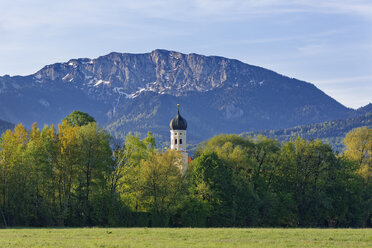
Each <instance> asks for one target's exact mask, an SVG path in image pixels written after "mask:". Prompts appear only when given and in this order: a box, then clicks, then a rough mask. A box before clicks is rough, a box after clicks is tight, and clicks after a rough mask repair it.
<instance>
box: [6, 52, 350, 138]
mask: <svg viewBox="0 0 372 248" xmlns="http://www.w3.org/2000/svg"><path fill="white" fill-rule="evenodd" d="M150 103H151V104H150ZM177 103H181V112H182V113H183V116H184V117H185V118H186V119H187V120H188V122H189V123H190V129H193V132H190V138H191V140H196V141H198V140H200V139H206V138H208V137H211V136H213V135H215V134H218V133H221V132H225V133H241V132H243V131H247V130H263V129H273V128H286V127H292V126H296V125H302V124H310V123H316V122H322V121H327V120H333V119H343V118H346V117H348V116H350V115H351V114H353V113H354V112H355V110H352V109H350V108H347V107H345V106H343V105H342V104H340V103H339V102H337V101H336V100H334V99H333V98H331V97H329V96H328V95H326V94H325V93H324V92H322V91H321V90H319V89H318V88H317V87H316V86H315V85H314V84H311V83H308V82H304V81H301V80H297V79H294V78H290V77H286V76H283V75H281V74H279V73H276V72H274V71H271V70H267V69H265V68H262V67H259V66H254V65H249V64H246V63H243V62H241V61H239V60H236V59H228V58H224V57H220V56H204V55H199V54H195V53H191V54H183V53H179V52H175V51H167V50H163V49H157V50H154V51H152V52H150V53H144V54H129V53H117V52H112V53H110V54H107V55H104V56H100V57H98V58H96V59H89V58H81V59H71V60H69V61H67V62H64V63H55V64H51V65H47V66H45V67H43V68H42V69H40V70H39V71H37V72H36V73H34V74H31V75H28V76H14V77H10V76H3V77H0V113H2V116H0V118H3V119H6V120H9V121H11V122H13V123H19V122H23V123H24V124H25V125H26V126H30V125H31V124H32V123H33V122H34V121H37V122H38V123H40V124H41V125H42V124H50V123H57V122H59V121H60V120H61V119H62V118H63V117H64V116H66V115H68V114H69V113H70V112H72V111H73V110H75V109H78V110H81V111H84V112H88V113H89V114H91V115H92V116H94V117H95V118H96V120H97V121H98V122H99V123H100V124H101V125H102V126H104V127H107V128H108V130H109V131H110V132H111V133H113V134H115V135H116V136H120V137H123V136H125V134H126V133H128V132H130V131H132V132H139V133H140V134H143V133H147V131H153V132H155V133H158V134H159V135H160V136H161V137H167V136H168V135H169V134H168V133H169V130H168V129H169V128H168V123H169V121H170V120H171V118H173V116H174V115H175V113H176V112H175V111H176V107H175V106H176V104H177ZM146 129H147V130H146Z"/></svg>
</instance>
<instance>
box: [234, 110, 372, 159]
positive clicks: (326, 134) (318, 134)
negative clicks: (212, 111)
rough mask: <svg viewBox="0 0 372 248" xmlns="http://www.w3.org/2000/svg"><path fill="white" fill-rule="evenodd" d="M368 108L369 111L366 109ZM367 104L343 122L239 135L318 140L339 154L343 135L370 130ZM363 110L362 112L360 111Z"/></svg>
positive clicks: (371, 117) (371, 123) (370, 122)
mask: <svg viewBox="0 0 372 248" xmlns="http://www.w3.org/2000/svg"><path fill="white" fill-rule="evenodd" d="M368 106H369V109H368V108H366V107H368ZM371 106H372V104H369V105H367V106H365V107H363V108H360V109H358V111H359V113H360V114H359V115H357V116H356V117H352V118H347V119H344V120H334V121H326V122H323V123H317V124H310V125H303V126H297V127H292V128H286V129H280V130H265V131H254V132H246V133H243V134H241V135H243V136H247V135H251V136H257V135H259V134H261V135H264V136H266V137H270V138H274V139H278V140H280V141H289V140H290V139H293V138H296V137H302V138H304V139H306V140H311V139H320V140H322V141H324V142H326V143H328V144H330V145H331V146H332V148H333V149H334V150H336V151H339V152H341V151H342V150H343V148H344V144H343V140H344V138H345V135H346V134H347V133H348V132H350V131H351V130H353V129H354V128H358V127H363V126H366V127H368V128H372V109H370V107H371ZM361 109H363V110H364V111H360V110H361Z"/></svg>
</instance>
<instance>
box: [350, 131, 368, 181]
mask: <svg viewBox="0 0 372 248" xmlns="http://www.w3.org/2000/svg"><path fill="white" fill-rule="evenodd" d="M344 143H345V147H346V150H345V153H344V154H345V156H346V157H347V158H349V159H351V160H352V161H354V162H356V163H357V164H358V166H359V169H358V173H359V174H360V175H361V176H362V177H363V178H364V179H365V181H366V182H371V181H372V129H371V128H367V127H361V128H356V129H354V130H352V131H350V132H349V133H347V134H346V137H345V140H344Z"/></svg>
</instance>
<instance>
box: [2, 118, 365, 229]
mask: <svg viewBox="0 0 372 248" xmlns="http://www.w3.org/2000/svg"><path fill="white" fill-rule="evenodd" d="M371 131H372V130H371V129H367V128H361V129H356V130H354V131H353V132H351V133H349V134H348V136H347V137H346V139H345V142H346V145H347V147H348V150H347V151H346V152H345V154H344V155H342V156H340V155H336V154H335V153H334V152H333V151H332V149H331V148H330V146H329V145H327V144H324V143H322V142H321V141H319V140H315V141H306V140H303V139H300V138H298V139H296V140H292V141H289V142H286V143H283V144H280V143H279V142H278V141H277V140H274V139H269V138H266V137H263V136H258V137H256V138H254V139H253V138H251V137H240V136H237V135H219V136H216V137H214V138H212V139H210V140H209V141H208V142H205V143H203V144H202V145H201V146H200V147H199V148H198V149H197V151H196V154H195V158H194V160H193V161H192V162H191V164H189V167H188V170H187V173H186V175H182V174H181V170H180V167H181V166H182V165H181V161H182V158H181V156H180V154H179V153H178V152H175V151H172V150H168V151H165V152H159V151H158V150H157V149H156V147H155V139H154V137H153V136H152V134H151V133H149V134H148V136H147V137H146V138H145V139H140V138H139V137H137V136H134V135H128V136H127V137H126V139H125V142H124V144H123V145H120V146H114V145H113V144H112V143H113V142H112V140H111V138H110V136H109V135H108V134H107V133H106V132H105V131H104V130H103V129H101V128H100V127H98V125H97V124H96V123H95V122H94V119H93V118H91V117H90V116H89V115H87V114H84V113H81V112H74V113H73V114H71V115H70V116H68V117H67V118H66V119H64V120H63V122H62V123H61V124H59V125H58V128H55V127H54V126H53V125H52V126H50V127H48V126H46V127H44V128H43V129H42V130H39V128H38V127H37V124H36V123H35V124H34V125H33V127H32V129H31V130H29V131H27V130H26V129H25V128H24V127H23V126H22V125H18V126H16V127H15V129H14V130H13V131H12V130H8V131H6V132H5V133H4V134H3V135H2V137H1V140H0V211H1V213H0V214H1V216H0V220H1V221H0V223H1V225H2V226H177V227H178V226H193V227H220V226H221V227H222V226H226V227H230V226H236V227H249V226H263V227H264V226H278V227H289V226H290V227H329V226H331V227H365V226H371V218H372V214H371V213H372V197H371V196H372V185H371V182H372V181H371V173H372V171H371V168H372V166H371V161H372V160H371V156H370V152H371V150H372V147H371V146H372V133H371Z"/></svg>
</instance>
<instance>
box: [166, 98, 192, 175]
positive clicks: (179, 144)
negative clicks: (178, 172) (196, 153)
mask: <svg viewBox="0 0 372 248" xmlns="http://www.w3.org/2000/svg"><path fill="white" fill-rule="evenodd" d="M177 109H178V110H177V115H176V117H174V118H173V119H172V120H171V122H170V123H169V127H170V147H171V149H172V150H175V151H179V152H181V153H182V174H183V175H185V173H186V169H187V166H188V163H189V160H191V158H190V157H189V153H188V151H187V143H186V129H187V121H186V120H185V119H184V118H183V117H182V116H181V114H180V105H179V104H177Z"/></svg>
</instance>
